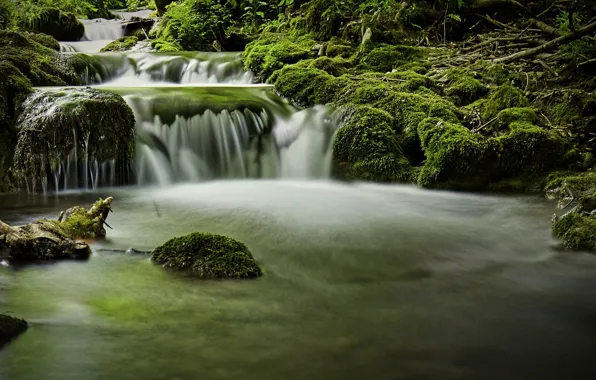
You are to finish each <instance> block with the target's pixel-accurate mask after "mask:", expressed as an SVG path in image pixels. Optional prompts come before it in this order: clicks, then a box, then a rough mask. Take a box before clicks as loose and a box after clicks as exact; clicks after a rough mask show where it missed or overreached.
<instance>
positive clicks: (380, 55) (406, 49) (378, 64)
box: [357, 42, 424, 72]
mask: <svg viewBox="0 0 596 380" xmlns="http://www.w3.org/2000/svg"><path fill="white" fill-rule="evenodd" d="M358 55H359V65H358V66H357V68H358V69H359V70H361V71H377V72H390V71H391V70H393V69H398V68H400V67H402V66H404V65H406V64H409V63H411V62H412V61H415V60H422V58H424V53H423V51H422V50H421V49H419V48H416V47H413V46H407V45H385V44H374V43H371V42H369V43H366V44H365V45H364V46H363V47H362V48H361V52H360V53H359V54H358Z"/></svg>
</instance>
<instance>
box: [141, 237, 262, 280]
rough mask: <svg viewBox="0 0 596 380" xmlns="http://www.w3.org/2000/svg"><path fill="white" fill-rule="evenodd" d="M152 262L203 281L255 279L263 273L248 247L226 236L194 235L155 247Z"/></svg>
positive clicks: (174, 239)
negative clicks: (188, 272)
mask: <svg viewBox="0 0 596 380" xmlns="http://www.w3.org/2000/svg"><path fill="white" fill-rule="evenodd" d="M151 261H153V262H154V263H156V264H159V265H162V266H164V267H166V268H172V269H178V270H188V271H190V272H191V273H192V274H193V275H195V276H197V277H200V278H206V279H216V278H254V277H259V276H262V275H263V271H262V270H261V268H260V267H259V265H258V264H257V262H256V261H255V260H254V258H253V257H252V255H251V253H250V251H249V250H248V248H247V247H246V246H245V245H244V244H242V243H241V242H239V241H236V240H234V239H231V238H229V237H226V236H221V235H214V234H208V233H200V232H195V233H192V234H190V235H187V236H182V237H177V238H173V239H171V240H168V241H167V242H166V243H165V244H163V245H161V246H159V247H157V248H156V249H155V250H154V251H153V253H152V256H151Z"/></svg>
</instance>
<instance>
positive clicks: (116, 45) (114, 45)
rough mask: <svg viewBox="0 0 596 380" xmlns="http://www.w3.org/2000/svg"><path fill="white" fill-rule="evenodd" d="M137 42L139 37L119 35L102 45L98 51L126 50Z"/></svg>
mask: <svg viewBox="0 0 596 380" xmlns="http://www.w3.org/2000/svg"><path fill="white" fill-rule="evenodd" d="M137 42H139V39H138V38H137V37H135V36H128V37H120V38H118V39H116V40H114V41H112V42H110V43H109V44H107V45H106V46H104V47H103V48H102V49H101V50H100V52H101V53H105V52H108V51H127V50H130V49H132V47H133V46H135V45H136V44H137Z"/></svg>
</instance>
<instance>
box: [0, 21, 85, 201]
mask: <svg viewBox="0 0 596 380" xmlns="http://www.w3.org/2000/svg"><path fill="white" fill-rule="evenodd" d="M56 49H59V44H58V42H57V41H56V40H55V39H54V38H52V37H50V36H47V35H43V34H32V33H27V32H17V31H4V30H0V191H7V190H11V189H12V188H13V184H12V181H11V180H10V178H9V177H8V169H9V167H10V166H11V165H12V158H13V152H14V147H15V145H16V131H15V128H14V124H15V121H16V117H17V115H18V110H19V109H20V106H21V103H22V102H23V101H24V100H25V98H26V97H27V96H28V95H29V94H30V93H31V92H32V91H33V89H32V86H40V85H50V86H52V85H53V86H56V85H58V86H60V85H66V84H79V79H78V77H77V75H76V73H75V72H74V70H73V69H72V67H71V66H70V65H68V64H66V63H64V62H63V61H62V59H61V58H60V57H59V55H58V53H57V52H56Z"/></svg>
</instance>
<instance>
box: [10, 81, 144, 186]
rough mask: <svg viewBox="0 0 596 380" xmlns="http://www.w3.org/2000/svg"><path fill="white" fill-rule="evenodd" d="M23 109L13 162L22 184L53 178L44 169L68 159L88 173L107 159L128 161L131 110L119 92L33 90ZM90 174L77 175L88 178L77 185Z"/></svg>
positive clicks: (132, 140)
mask: <svg viewBox="0 0 596 380" xmlns="http://www.w3.org/2000/svg"><path fill="white" fill-rule="evenodd" d="M22 108H23V111H22V113H21V114H20V116H19V118H18V120H17V123H16V130H17V131H18V134H17V144H16V148H15V153H14V157H13V167H12V172H13V175H14V176H15V178H16V179H17V180H18V183H19V185H20V187H21V188H27V189H28V190H31V191H39V190H40V188H41V187H43V186H44V185H45V184H46V183H47V182H48V177H50V178H51V177H52V175H50V176H48V173H55V172H56V171H57V170H58V168H59V167H60V165H61V164H62V163H64V162H65V161H66V160H67V159H70V160H71V161H73V160H74V161H76V163H75V162H71V164H73V165H74V166H75V167H78V168H83V169H84V170H85V172H88V171H89V170H91V169H92V168H93V167H96V166H98V165H101V164H103V163H106V162H110V161H114V162H116V164H120V165H121V166H127V165H128V164H129V162H131V160H132V158H133V155H134V144H135V137H134V128H135V120H134V115H133V113H132V110H131V109H130V108H129V107H128V105H127V104H126V102H125V101H124V100H123V99H122V97H120V96H119V95H115V94H112V93H108V92H104V91H100V90H96V89H91V88H86V89H53V90H47V91H40V92H36V93H34V94H32V95H31V96H30V97H29V98H28V99H27V100H26V101H25V102H24V104H23V106H22ZM79 174H80V173H79ZM89 177H90V176H89V175H86V176H85V175H79V176H77V180H78V181H79V182H83V181H85V182H86V183H78V184H75V186H84V185H89V181H90V180H91V179H90V178H89ZM119 182H126V179H123V180H122V181H119Z"/></svg>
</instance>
